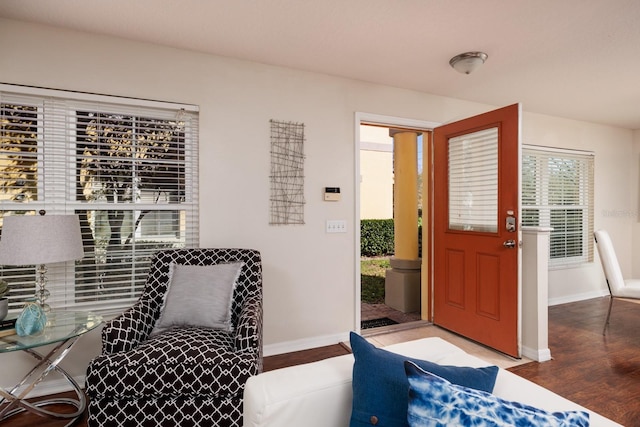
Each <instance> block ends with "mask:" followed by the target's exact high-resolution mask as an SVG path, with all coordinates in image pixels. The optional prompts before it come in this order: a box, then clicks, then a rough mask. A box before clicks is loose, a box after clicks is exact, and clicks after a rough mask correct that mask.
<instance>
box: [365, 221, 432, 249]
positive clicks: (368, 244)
mask: <svg viewBox="0 0 640 427" xmlns="http://www.w3.org/2000/svg"><path fill="white" fill-rule="evenodd" d="M418 246H419V247H418V251H419V255H418V256H422V225H421V224H419V225H418ZM394 250H395V248H394V242H393V219H363V220H361V221H360V255H362V256H387V255H393V253H394Z"/></svg>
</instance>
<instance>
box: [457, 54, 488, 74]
mask: <svg viewBox="0 0 640 427" xmlns="http://www.w3.org/2000/svg"><path fill="white" fill-rule="evenodd" d="M488 57H489V56H488V55H487V54H486V53H484V52H465V53H461V54H460V55H456V56H454V57H453V58H451V60H450V61H449V65H451V66H452V67H453V68H454V69H455V70H456V71H458V72H460V73H463V74H471V72H472V71H473V70H475V69H476V68H478V67H479V66H481V65H482V64H484V61H486V60H487V58H488Z"/></svg>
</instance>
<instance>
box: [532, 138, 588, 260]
mask: <svg viewBox="0 0 640 427" xmlns="http://www.w3.org/2000/svg"><path fill="white" fill-rule="evenodd" d="M593 163H594V156H593V155H592V154H591V153H584V152H572V151H568V150H554V149H543V148H533V147H527V148H525V149H524V150H523V155H522V225H529V226H542V227H552V228H553V231H551V237H550V263H549V265H551V266H559V265H568V264H576V263H583V262H589V261H593V239H592V238H591V236H592V234H593Z"/></svg>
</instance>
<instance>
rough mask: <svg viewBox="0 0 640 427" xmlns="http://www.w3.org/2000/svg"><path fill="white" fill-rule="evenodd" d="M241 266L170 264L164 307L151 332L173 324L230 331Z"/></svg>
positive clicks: (239, 264)
mask: <svg viewBox="0 0 640 427" xmlns="http://www.w3.org/2000/svg"><path fill="white" fill-rule="evenodd" d="M243 265H244V263H242V262H239V263H231V264H216V265H178V264H172V265H171V272H170V279H169V289H168V291H167V293H166V294H165V299H164V306H163V307H162V311H161V314H160V318H159V319H158V321H157V323H156V326H155V328H154V330H153V332H152V333H151V335H155V334H157V333H160V332H162V331H164V330H165V329H168V328H172V327H176V326H200V327H205V328H213V329H222V330H224V331H229V332H230V331H232V329H233V325H232V324H231V303H232V301H233V291H234V289H235V287H236V280H238V276H240V271H241V270H242V266H243Z"/></svg>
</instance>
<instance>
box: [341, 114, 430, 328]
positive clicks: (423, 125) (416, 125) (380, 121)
mask: <svg viewBox="0 0 640 427" xmlns="http://www.w3.org/2000/svg"><path fill="white" fill-rule="evenodd" d="M367 123H375V124H377V125H382V126H388V127H404V128H413V129H416V130H418V129H421V130H424V131H427V130H429V131H432V130H433V128H435V127H437V126H440V125H441V124H442V123H438V122H430V121H426V120H415V119H407V118H402V117H395V116H386V115H381V114H373V113H363V112H356V113H355V126H354V127H355V135H354V138H355V144H354V158H355V174H354V188H355V197H354V205H355V206H354V212H355V217H354V221H353V223H354V233H353V234H354V239H355V244H354V246H355V264H356V268H355V277H354V297H355V314H356V315H355V317H354V327H353V330H354V331H356V332H357V333H361V330H360V321H361V320H362V313H361V310H360V308H361V305H360V304H361V303H360V299H361V297H362V284H361V282H360V273H361V271H360V257H361V253H360V125H361V124H367ZM422 155H423V163H424V161H425V159H429V161H430V157H427V153H425V152H423V153H422ZM429 168H430V169H429V173H431V167H430V166H429ZM431 184H432V182H431V177H429V180H425V179H424V177H423V185H429V186H430V185H431ZM430 194H431V193H430ZM423 208H424V207H423ZM429 209H431V201H430V200H429ZM423 227H424V224H423ZM429 229H431V224H429ZM429 235H430V239H431V233H429ZM423 244H424V242H423ZM429 244H430V245H431V240H430V241H429ZM429 250H431V249H429ZM428 274H429V275H431V274H432V271H431V266H430V265H429V271H428ZM423 277H424V272H423ZM431 284H432V280H431V278H429V280H428V281H427V283H421V284H420V287H421V289H422V290H423V291H425V290H426V291H427V294H428V295H431V292H432V291H431V289H430V288H431ZM431 299H432V298H431ZM424 301H425V299H424V298H423V299H422V303H424ZM428 303H429V307H430V308H431V305H432V304H433V301H431V300H430V301H429V302H428ZM420 310H421V312H422V313H424V304H421V308H420ZM428 312H429V313H430V317H432V313H433V312H432V310H431V309H429V310H428ZM428 320H429V321H432V319H431V318H430V319H428Z"/></svg>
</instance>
